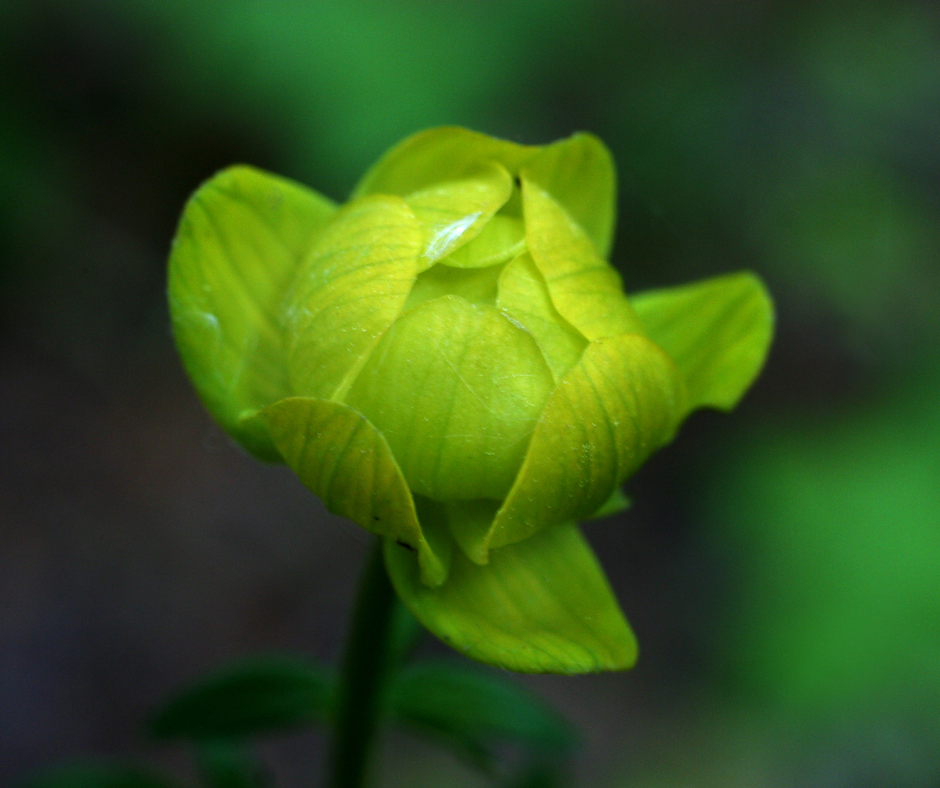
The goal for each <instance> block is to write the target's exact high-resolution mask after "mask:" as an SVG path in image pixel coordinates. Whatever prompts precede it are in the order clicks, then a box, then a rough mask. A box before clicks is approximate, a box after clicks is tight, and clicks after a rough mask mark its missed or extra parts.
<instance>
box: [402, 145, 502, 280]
mask: <svg viewBox="0 0 940 788" xmlns="http://www.w3.org/2000/svg"><path fill="white" fill-rule="evenodd" d="M511 193H512V178H511V177H510V175H509V173H508V172H506V168H505V167H501V166H500V165H499V164H495V163H493V162H482V163H481V164H480V165H479V166H478V168H477V169H476V170H475V171H472V172H470V173H468V174H467V175H466V176H465V177H463V178H461V179H460V180H453V181H444V182H441V183H435V184H433V185H431V186H426V187H424V188H423V189H419V190H418V191H416V192H412V193H411V194H409V195H407V196H406V197H405V202H406V203H408V206H409V207H410V208H411V210H412V211H414V214H415V216H416V217H417V219H418V221H419V222H421V226H422V227H423V228H424V231H425V243H424V250H423V251H422V253H421V254H422V257H423V258H424V259H425V260H426V261H427V263H434V262H437V261H438V260H440V259H441V258H442V257H446V256H447V255H449V254H451V253H452V252H455V251H457V250H459V249H460V247H462V246H463V245H464V244H466V243H467V242H468V241H472V240H473V239H474V238H476V237H477V236H478V235H479V234H480V231H481V230H483V229H484V228H485V227H486V226H487V223H488V222H489V221H490V220H491V219H492V218H493V214H495V213H496V212H497V211H498V210H499V209H500V208H501V207H502V206H503V205H504V204H505V202H506V200H508V199H509V195H510V194H511ZM484 264H485V265H488V264H489V263H484Z"/></svg>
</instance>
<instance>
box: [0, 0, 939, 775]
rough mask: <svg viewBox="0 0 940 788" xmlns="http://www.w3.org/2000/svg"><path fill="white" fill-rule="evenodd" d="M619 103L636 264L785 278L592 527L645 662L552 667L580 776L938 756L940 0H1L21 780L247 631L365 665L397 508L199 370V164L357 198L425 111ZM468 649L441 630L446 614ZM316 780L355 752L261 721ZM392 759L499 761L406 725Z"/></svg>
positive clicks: (248, 638) (7, 766)
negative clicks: (382, 533) (364, 620)
mask: <svg viewBox="0 0 940 788" xmlns="http://www.w3.org/2000/svg"><path fill="white" fill-rule="evenodd" d="M437 124H460V125H466V126H469V127H472V128H475V129H478V130H480V131H484V132H488V133H490V134H494V135H498V136H504V137H507V138H510V139H513V140H517V141H520V142H527V143H543V142H548V141H551V140H553V139H556V138H559V137H562V136H566V135H568V134H570V133H571V132H572V131H575V130H579V129H586V130H590V131H593V132H595V133H597V134H598V135H600V136H601V137H602V138H603V139H604V140H605V141H606V142H607V143H608V145H609V146H610V148H611V150H612V151H613V154H614V157H615V159H616V162H617V166H618V170H619V177H620V185H619V188H620V220H619V225H618V228H619V229H618V238H617V243H616V247H615V252H614V262H615V264H616V265H617V266H618V267H619V268H620V270H621V271H622V272H623V274H624V277H625V281H626V283H627V287H628V289H631V290H637V289H642V288H645V287H649V286H657V285H666V284H674V283H679V282H682V281H688V280H691V279H695V278H699V277H704V276H707V275H711V274H716V273H720V272H724V271H731V270H736V269H740V268H751V269H753V270H756V271H757V272H759V273H760V274H761V275H762V276H763V277H764V278H765V279H766V281H767V282H768V284H769V286H770V288H771V290H772V292H773V293H774V295H775V298H776V300H777V306H778V334H777V339H776V343H775V346H774V349H773V352H772V355H771V358H770V361H769V363H768V366H767V368H766V370H765V372H764V374H763V376H762V378H761V379H760V380H759V382H758V384H757V385H756V387H755V389H754V390H753V391H752V392H751V393H750V394H749V395H748V397H747V398H746V399H745V401H744V402H743V403H742V405H741V406H740V407H739V409H738V410H737V412H735V413H734V414H733V415H732V416H724V415H719V414H714V413H701V414H698V415H696V416H695V417H694V418H693V419H692V420H691V421H690V422H689V423H688V424H687V425H686V427H685V428H684V430H683V432H682V433H681V434H680V436H679V438H678V440H677V441H676V443H675V444H674V445H673V446H672V447H670V448H668V449H667V450H665V451H664V452H662V453H661V454H660V455H658V456H657V457H656V458H654V460H653V461H651V463H650V464H649V465H648V466H647V467H646V468H644V469H643V470H642V471H641V473H640V474H639V475H638V476H637V477H636V478H635V479H633V480H632V481H631V482H630V484H629V485H628V491H629V492H630V494H631V495H632V496H633V497H634V498H635V501H636V504H635V506H634V508H633V509H632V510H631V511H629V512H627V513H625V514H624V515H622V516H620V517H618V518H614V519H611V520H608V521H605V522H600V523H597V524H595V525H592V526H590V528H589V531H588V533H589V536H590V537H591V539H592V541H593V543H594V545H595V547H596V549H597V551H598V554H599V556H600V558H601V560H602V562H603V563H604V565H605V567H606V568H607V570H608V572H609V574H610V577H611V581H612V583H613V585H614V587H615V589H616V591H617V593H618V595H619V597H620V599H621V601H622V603H623V606H624V609H625V610H626V612H627V614H628V616H629V617H630V619H631V621H632V622H633V624H634V627H635V629H636V630H637V633H638V636H639V639H640V643H641V651H642V654H641V659H640V663H639V665H638V666H637V668H636V669H635V670H634V671H632V672H630V673H626V674H621V675H607V676H596V677H586V678H579V679H560V678H554V677H526V678H522V679H520V681H523V682H524V683H526V684H527V685H529V686H531V687H533V688H534V689H535V690H536V691H537V692H539V693H541V694H542V695H543V696H544V697H546V698H548V699H550V700H551V701H552V702H553V703H554V704H556V706H557V707H558V708H560V709H561V710H563V711H564V712H565V713H566V714H568V715H569V717H571V718H572V719H573V720H574V721H575V722H577V723H578V724H580V725H582V726H583V729H584V731H585V741H584V746H583V747H582V748H581V750H580V754H579V758H578V762H577V763H576V764H575V770H574V776H575V778H576V782H577V784H579V785H584V786H611V788H628V787H629V788H666V787H667V786H668V787H669V788H678V787H683V788H684V787H686V786H688V787H689V788H692V787H693V786H695V787H698V786H706V787H711V786H715V787H716V788H717V787H718V786H721V787H722V788H734V787H735V786H742V787H743V786H754V787H755V788H760V787H762V786H775V787H776V786H784V787H788V786H794V788H795V787H796V786H801V787H806V786H812V787H815V786H820V787H822V786H834V787H835V786H839V787H842V786H845V787H846V788H848V787H849V786H851V787H853V788H855V787H858V788H865V787H867V786H872V788H874V787H876V786H877V787H881V786H887V787H889V788H894V787H895V786H896V787H898V788H901V787H905V788H906V787H907V786H911V787H915V786H917V787H920V786H923V787H924V788H929V787H931V786H937V785H940V719H938V715H940V451H938V448H940V396H938V390H940V364H938V358H940V297H938V292H940V265H938V259H940V13H938V7H937V6H936V4H934V3H932V2H922V3H910V2H883V3H845V4H837V3H832V2H796V1H794V0H791V1H790V2H785V1H784V0H778V1H777V2H769V1H767V0H764V1H757V0H712V2H705V0H684V1H683V2H678V1H677V0H672V1H669V0H648V1H647V2H639V1H638V2H627V0H622V1H621V2H599V1H597V2H595V1H593V0H502V1H501V2H497V0H475V1H474V2H469V3H458V2H455V1H454V0H423V1H419V0H395V1H392V0H388V1H386V2H379V0H354V1H352V2H345V3H343V2H333V1H332V0H331V1H330V2H313V1H312V0H304V1H301V0H224V2H223V1H222V0H200V1H199V2H193V0H72V1H71V2H69V1H68V0H59V1H58V2H56V1H54V0H3V2H2V3H0V183H2V186H3V188H2V190H0V708H2V710H3V713H2V714H0V783H4V784H5V783H7V782H8V781H9V780H10V779H11V778H13V777H15V776H17V775H19V774H22V773H23V772H24V770H27V769H30V768H32V767H35V766H37V765H41V764H46V763H49V762H52V761H57V760H61V759H64V758H69V757H73V756H76V755H80V754H86V753H97V754H109V753H138V754H141V755H142V756H143V757H146V758H148V759H150V760H151V761H153V762H156V763H161V764H163V765H164V766H166V767H167V768H170V769H171V770H175V771H176V772H178V773H180V774H185V773H186V769H187V768H188V767H187V764H186V761H185V759H183V758H182V756H179V755H175V754H173V753H169V754H167V753H163V752H160V751H154V752H150V751H147V750H145V749H144V748H143V747H142V745H141V744H140V739H139V736H138V734H137V726H138V724H139V722H140V721H141V720H142V719H143V718H144V717H145V715H146V713H147V711H148V709H149V708H150V707H151V706H152V705H153V704H154V703H155V702H156V701H157V700H158V699H160V698H161V697H163V696H164V695H165V693H167V692H169V691H170V690H172V689H173V688H175V687H176V686H178V685H179V684H180V683H181V682H183V681H185V680H188V679H191V678H193V677H195V676H196V675H198V674H199V673H201V672H202V671H204V670H206V669H208V668H210V667H212V666H214V665H217V664H219V663H221V662H223V661H225V660H227V659H229V658H231V657H234V656H236V655H241V654H246V653H250V652H253V651H257V650H264V651H272V650H295V651H301V652H305V653H309V654H313V655H315V656H317V657H321V658H324V659H326V658H331V657H332V656H333V655H334V654H335V651H336V649H337V648H338V646H339V643H340V642H341V637H342V631H343V626H344V617H345V615H346V612H347V609H348V605H349V603H350V598H351V594H352V589H353V585H354V581H355V576H356V572H357V570H358V566H359V563H360V561H361V558H362V555H363V552H364V548H365V538H364V536H363V535H362V534H360V533H359V532H358V531H357V530H356V529H355V527H354V526H352V525H350V524H348V523H344V522H342V521H339V520H337V519H336V518H333V517H331V516H330V515H328V514H327V513H326V512H325V511H324V510H323V508H322V506H320V504H319V503H318V502H317V501H315V500H314V499H313V497H312V496H310V495H309V494H308V493H306V492H305V491H304V490H303V489H302V488H301V487H300V485H299V484H298V483H297V482H296V481H295V480H294V479H293V478H292V477H291V475H290V474H289V473H287V472H286V471H284V470H283V469H280V468H271V467H264V466H261V465H259V464H257V463H256V462H254V461H253V460H251V459H249V458H247V457H246V456H244V455H243V454H241V453H240V452H239V451H238V450H237V449H235V448H234V447H233V446H232V445H230V443H229V442H228V441H227V440H226V439H225V438H224V437H223V436H222V435H221V434H220V433H219V431H218V430H217V429H216V428H215V427H214V426H213V425H212V424H211V423H210V421H209V419H208V417H207V416H206V415H205V414H204V413H203V412H202V410H201V408H200V406H199V404H198V402H197V401H196V398H195V395H194V394H193V392H192V390H191V388H190V387H189V384H188V383H187V381H186V380H185V378H184V376H183V374H182V372H181V370H180V367H179V364H178V361H177V359H176V356H175V353H174V350H173V347H172V343H171V338H170V334H169V328H168V319H167V314H166V307H165V303H164V276H165V259H166V254H167V250H168V246H169V242H170V238H171V237H172V233H173V230H174V225H175V222H176V220H177V217H178V215H179V212H180V210H181V208H182V205H183V202H184V200H185V198H186V197H187V195H188V193H189V192H191V191H192V190H193V189H194V188H195V187H196V186H197V185H198V184H199V182H200V181H202V180H203V179H205V178H207V177H208V176H210V175H211V174H212V173H213V172H215V171H216V170H218V169H220V168H222V167H223V166H225V165H228V164H230V163H233V162H238V161H241V162H249V163H252V164H255V165H258V166H261V167H265V168H268V169H270V170H273V171H276V172H279V173H282V174H285V175H288V176H290V177H293V178H296V179H298V180H300V181H303V182H305V183H307V184H310V185H312V186H314V187H315V188H317V189H319V190H320V191H322V192H324V193H326V194H327V195H329V196H331V197H334V198H337V199H344V198H345V196H346V195H347V194H348V192H349V191H350V189H351V187H352V185H353V184H354V183H355V181H356V179H357V177H358V175H359V174H360V173H361V172H362V171H363V170H364V168H365V167H366V166H367V165H368V164H369V163H370V162H371V161H372V160H373V159H374V158H375V157H376V156H377V155H379V154H380V153H381V152H382V151H383V150H384V149H385V148H387V147H388V146H389V145H391V144H392V143H394V142H396V141H397V140H398V139H400V138H401V137H403V136H405V135H407V134H410V133H411V132H414V131H416V130H419V129H421V128H424V127H427V126H432V125H437ZM427 648H428V649H429V650H430V651H433V652H435V653H442V652H443V648H442V647H438V646H435V645H434V644H431V645H429V646H428V647H427ZM265 754H266V756H267V757H268V760H269V764H270V768H271V770H272V773H273V774H274V776H275V777H276V779H277V780H278V782H279V784H280V785H283V786H288V787H289V786H301V785H311V784H314V777H315V776H316V775H319V774H320V772H321V770H322V760H323V741H322V738H321V737H319V736H317V735H308V736H292V737H289V738H287V739H284V740H277V741H272V742H270V743H267V744H265ZM382 763H383V767H384V770H385V773H384V775H383V777H382V780H381V785H382V786H399V785H401V786H406V785H407V786H425V785H427V786H442V785H447V786H464V785H466V786H482V785H484V784H485V783H484V782H483V781H482V779H481V778H479V777H478V776H476V775H475V774H474V773H473V772H472V771H470V770H469V769H467V768H466V767H464V766H463V765H462V764H460V763H458V762H457V761H454V760H452V759H450V757H449V756H446V755H441V754H438V753H437V752H436V751H435V750H433V749H431V748H430V747H429V746H427V745H425V744H423V743H421V742H419V741H417V740H415V739H412V738H410V737H408V736H407V735H400V734H389V736H388V737H387V738H386V740H385V743H384V749H383V754H382Z"/></svg>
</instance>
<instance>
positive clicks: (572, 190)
mask: <svg viewBox="0 0 940 788" xmlns="http://www.w3.org/2000/svg"><path fill="white" fill-rule="evenodd" d="M522 174H523V176H524V177H526V178H527V179H529V180H531V181H534V182H535V183H537V184H539V186H541V187H542V188H543V189H545V190H546V191H547V192H549V193H550V194H551V195H552V196H553V197H554V198H555V199H556V200H557V201H558V202H559V203H560V204H561V205H562V206H563V207H564V208H565V210H566V211H567V212H568V213H569V214H570V215H571V217H572V218H573V219H574V220H575V221H576V222H577V223H578V224H580V225H581V227H582V228H584V231H585V232H586V233H587V235H588V237H589V238H590V239H591V241H593V243H594V246H595V248H596V249H597V253H598V254H599V255H600V256H601V257H603V258H605V259H606V258H607V257H608V255H609V254H610V247H611V246H612V245H613V238H614V223H615V221H616V218H617V217H616V213H617V209H616V199H617V176H616V171H615V169H614V161H613V158H612V157H611V155H610V151H609V150H607V146H606V145H604V143H603V142H601V141H600V140H599V139H598V138H597V137H595V136H594V135H593V134H587V133H584V132H581V133H578V134H573V135H572V136H571V137H569V138H568V139H565V140H560V141H558V142H555V143H553V144H551V145H546V146H545V147H544V148H541V149H540V150H539V152H538V153H537V154H536V155H535V156H533V157H532V158H531V159H530V160H529V161H528V162H526V164H525V167H524V168H523V170H522Z"/></svg>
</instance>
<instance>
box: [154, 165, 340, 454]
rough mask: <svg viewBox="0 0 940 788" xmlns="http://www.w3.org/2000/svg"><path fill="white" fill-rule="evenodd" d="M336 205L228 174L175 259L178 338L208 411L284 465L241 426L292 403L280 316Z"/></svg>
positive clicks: (205, 190) (184, 227)
mask: <svg viewBox="0 0 940 788" xmlns="http://www.w3.org/2000/svg"><path fill="white" fill-rule="evenodd" d="M335 211H336V208H335V206H334V204H333V203H332V202H331V201H330V200H328V199H326V198H325V197H322V196H321V195H319V194H317V193H316V192H314V191H312V190H310V189H307V188H305V187H303V186H301V185H300V184H298V183H294V182H293V181H290V180H287V179H286V178H280V177H278V176H275V175H270V174H268V173H265V172H262V171H260V170H256V169H254V168H252V167H246V166H237V167H230V168H228V169H227V170H224V171H222V172H220V173H219V174H218V175H216V176H215V177H213V178H212V179H210V180H209V181H207V182H206V183H205V184H203V186H201V187H200V188H199V190H198V191H197V192H196V193H195V194H194V195H193V197H192V198H191V199H190V201H189V202H188V203H187V205H186V208H185V210H184V212H183V217H182V219H181V221H180V225H179V229H178V230H177V234H176V238H175V239H174V242H173V250H172V253H171V255H170V270H169V301H170V316H171V318H172V321H173V333H174V335H175V337H176V343H177V346H178V347H179V350H180V355H181V356H182V359H183V363H184V365H185V366H186V371H187V372H188V373H189V376H190V378H191V379H192V381H193V384H194V385H195V387H196V391H197V392H198V393H199V395H200V397H201V398H202V401H203V402H204V403H205V406H206V408H207V409H208V410H209V412H210V413H211V414H212V415H213V416H214V417H215V419H216V420H217V421H218V422H219V424H221V426H222V427H223V428H224V429H225V430H226V431H227V432H229V434H231V435H232V436H233V437H234V438H236V439H237V440H238V441H240V442H241V443H242V444H243V445H244V446H245V447H246V448H247V449H249V450H250V451H252V452H253V453H255V454H257V455H258V456H259V457H262V458H264V459H268V460H279V459H280V458H279V457H278V454H277V451H276V450H275V448H274V447H273V446H272V445H271V442H270V440H269V439H268V437H267V434H266V432H265V430H264V428H263V427H261V426H259V424H258V423H257V422H253V421H250V420H248V419H244V418H243V417H245V416H247V415H250V414H252V413H254V412H256V411H257V410H258V409H259V408H262V407H264V406H265V405H268V404H270V403H272V402H274V401H276V400H278V399H281V398H282V397H285V396H287V395H288V394H289V393H290V390H289V384H288V373H287V359H286V351H285V347H284V344H285V343H284V338H283V326H282V323H281V317H280V314H279V306H280V303H281V300H282V298H283V296H284V291H285V289H286V288H287V285H288V283H289V281H290V279H291V277H292V276H293V273H294V271H295V269H296V268H297V266H298V264H299V263H300V260H301V259H302V258H303V257H304V256H305V255H306V254H307V253H308V252H309V250H310V247H311V245H312V243H313V240H314V239H315V237H316V236H317V234H318V233H319V232H320V230H321V229H322V227H323V225H324V224H325V223H326V222H327V221H328V219H329V218H330V217H331V216H332V215H333V214H334V212H335Z"/></svg>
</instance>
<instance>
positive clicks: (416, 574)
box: [385, 523, 637, 674]
mask: <svg viewBox="0 0 940 788" xmlns="http://www.w3.org/2000/svg"><path fill="white" fill-rule="evenodd" d="M385 563H386V566H387V567H388V572H389V576H390V577H391V579H392V584H393V585H394V586H395V590H396V591H397V592H398V595H399V597H401V599H402V601H403V602H404V603H405V605H406V606H407V607H408V609H409V610H410V611H411V612H412V613H413V614H414V616H415V617H416V618H417V619H418V620H419V621H420V622H421V623H422V624H424V626H425V627H427V628H428V629H429V630H430V631H431V632H432V633H434V634H435V635H436V636H437V637H439V638H440V639H441V640H443V641H444V642H445V643H447V644H448V645H450V646H452V647H453V648H455V649H456V650H457V651H459V652H461V653H463V654H465V655H466V656H468V657H470V658H471V659H476V660H479V661H481V662H486V663H488V664H490V665H495V666H497V667H501V668H506V669H508V670H518V671H524V672H526V673H566V674H575V673H593V672H597V671H602V670H625V669H626V668H629V667H631V666H632V665H633V664H634V662H636V656H637V646H636V638H635V637H634V635H633V632H631V630H630V627H629V625H628V624H627V622H626V619H624V617H623V613H622V612H621V610H620V607H619V605H618V604H617V600H616V599H615V598H614V595H613V593H612V592H611V589H610V585H609V584H608V582H607V578H606V577H605V576H604V572H603V569H602V568H601V567H600V565H599V564H598V562H597V558H596V557H595V555H594V553H593V551H592V550H591V548H590V546H589V545H588V543H587V541H586V540H585V539H584V537H583V536H582V535H581V532H580V531H579V530H578V528H577V526H576V525H574V524H572V523H565V524H559V525H556V526H554V527H552V528H546V529H545V530H543V531H541V532H540V533H538V534H536V535H535V536H533V537H532V538H531V539H526V540H525V541H524V542H520V543H519V544H514V545H510V546H508V547H503V548H502V549H500V550H494V551H493V552H492V554H491V555H490V561H489V563H488V564H487V565H486V566H479V565H477V564H474V563H473V562H471V561H470V560H469V559H468V558H467V557H466V556H464V555H463V554H462V553H460V552H457V553H455V554H454V559H453V565H452V567H451V571H450V575H449V577H448V579H447V582H445V583H444V584H443V585H441V586H439V587H437V588H428V587H427V586H425V585H424V584H423V583H422V582H421V580H420V570H419V568H418V563H417V561H416V560H415V558H414V555H413V554H411V553H409V552H408V551H407V550H403V549H402V548H401V547H399V546H398V545H396V544H395V543H394V542H393V541H391V540H387V541H386V546H385Z"/></svg>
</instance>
